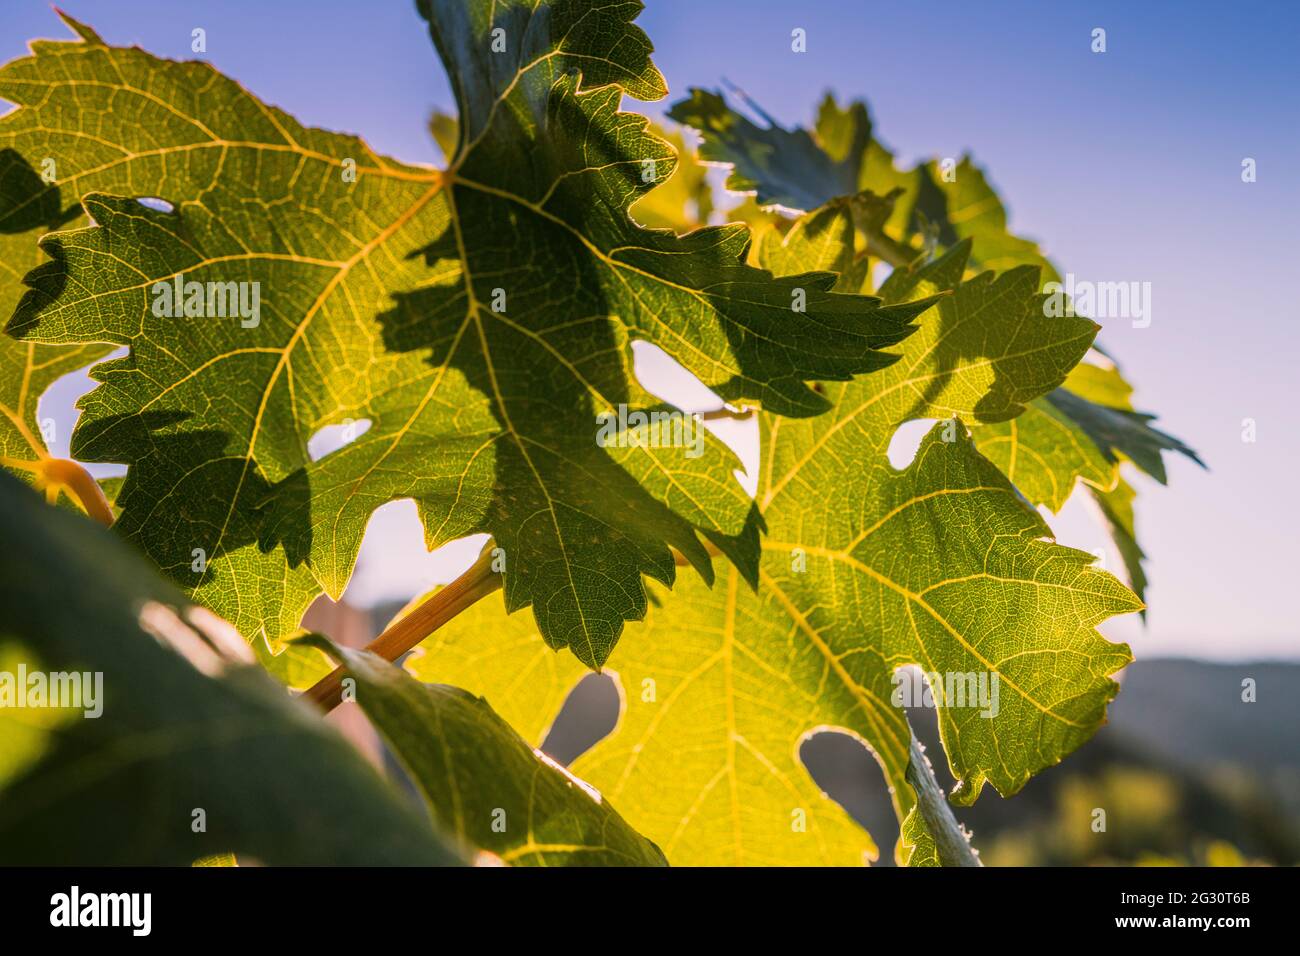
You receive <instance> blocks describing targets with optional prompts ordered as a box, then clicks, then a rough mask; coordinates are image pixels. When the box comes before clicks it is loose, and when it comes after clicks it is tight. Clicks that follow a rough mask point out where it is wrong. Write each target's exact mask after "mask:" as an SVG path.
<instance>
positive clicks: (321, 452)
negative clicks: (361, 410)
mask: <svg viewBox="0 0 1300 956" xmlns="http://www.w3.org/2000/svg"><path fill="white" fill-rule="evenodd" d="M370 424H371V422H370V419H368V418H357V419H351V418H349V419H345V420H344V421H341V422H339V423H337V424H335V425H326V426H325V427H324V428H321V429H319V430H318V431H317V432H316V434H314V435H312V436H311V438H309V439H308V440H307V454H308V455H310V456H311V460H312V461H320V460H321V459H322V458H324V457H325V456H326V455H332V454H333V453H334V452H336V451H338V450H339V449H340V448H344V447H346V446H348V445H350V444H352V443H353V442H354V441H356V440H357V439H358V438H360V437H361V436H362V435H364V434H365V433H366V432H368V431H369V430H370Z"/></svg>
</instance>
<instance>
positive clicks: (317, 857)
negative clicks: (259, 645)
mask: <svg viewBox="0 0 1300 956" xmlns="http://www.w3.org/2000/svg"><path fill="white" fill-rule="evenodd" d="M0 524H2V525H3V527H4V528H5V530H6V535H7V537H6V547H5V548H4V549H3V550H2V551H0V608H3V611H0V661H3V663H4V666H3V669H2V671H3V678H8V679H9V681H12V682H16V680H17V673H18V671H17V666H18V665H19V664H22V665H24V666H25V668H26V672H27V675H28V679H29V682H30V675H32V674H34V673H37V672H39V673H41V674H50V673H56V674H57V673H72V672H76V673H80V674H84V675H95V674H99V675H102V678H101V679H102V683H100V684H98V685H96V686H98V687H99V693H98V694H94V695H91V696H94V697H95V700H94V701H92V700H90V699H88V698H85V697H83V698H82V699H81V700H80V704H81V705H82V706H81V707H80V708H54V707H44V708H34V709H26V708H15V707H8V706H6V707H3V708H0V860H2V861H3V862H4V863H6V864H8V865H31V864H34V863H40V864H42V865H50V864H57V865H66V864H78V865H88V864H89V865H106V864H111V865H145V864H166V865H189V864H190V863H191V862H193V861H195V860H198V859H200V858H202V857H205V856H211V855H215V854H224V853H229V852H232V851H233V852H235V853H238V854H241V855H247V856H248V857H250V858H252V859H255V860H259V861H261V862H263V863H267V864H326V863H329V864H362V863H364V864H386V865H393V864H445V863H452V862H456V861H457V860H458V857H457V856H456V855H455V854H454V853H453V852H452V851H451V850H449V849H448V848H447V847H446V846H445V845H444V844H443V843H442V842H441V841H440V840H439V839H437V838H435V836H434V833H433V831H432V830H431V829H430V827H429V825H428V823H427V821H426V820H424V819H422V818H421V817H420V816H419V815H418V814H417V813H415V812H414V811H413V810H412V809H411V808H410V807H409V806H408V805H407V804H406V802H405V800H404V798H403V797H401V796H400V795H398V794H397V793H396V792H394V791H393V790H392V789H391V788H390V787H388V786H387V785H386V784H385V783H384V782H383V781H382V780H380V778H379V777H378V776H377V775H376V774H375V772H374V770H372V769H371V768H370V767H369V766H368V765H367V764H366V763H365V762H364V761H363V760H362V759H361V757H360V756H359V755H358V754H357V753H356V752H355V751H354V750H353V749H352V746H351V745H350V744H349V743H347V742H346V741H345V740H344V739H343V738H342V737H340V736H339V735H338V734H337V733H336V732H335V731H334V730H333V729H331V728H330V727H328V726H327V725H325V724H324V723H322V722H321V720H320V717H319V715H318V714H314V713H312V712H310V711H309V710H308V709H307V708H306V707H305V706H304V705H302V704H298V703H295V702H293V701H291V700H289V699H288V697H287V696H286V695H285V692H284V691H283V689H282V688H280V687H279V686H277V685H276V684H275V683H274V682H272V681H271V680H270V679H269V678H267V677H266V676H265V675H263V674H261V673H260V672H259V669H258V668H256V667H255V666H247V665H245V664H241V663H239V662H238V661H237V660H232V659H230V658H229V657H228V656H223V653H222V652H223V651H224V650H226V649H228V648H230V647H232V646H233V647H234V648H237V649H238V650H240V651H242V653H243V655H245V656H248V655H249V652H248V650H247V648H246V647H245V646H244V645H243V643H242V642H241V641H239V639H238V638H237V637H236V636H235V635H234V634H233V632H231V631H230V630H229V626H228V625H224V624H223V623H222V622H220V621H217V620H216V619H214V618H213V616H212V615H211V614H210V613H208V612H206V611H201V610H197V609H194V608H192V607H187V605H186V603H185V602H184V601H183V600H182V598H181V596H180V595H179V594H178V593H177V592H176V591H174V590H173V589H172V588H171V587H170V586H168V585H166V584H164V583H163V582H162V581H160V580H159V579H158V578H157V576H156V574H155V573H154V572H153V571H152V570H150V569H148V568H147V567H146V566H145V564H144V563H143V562H142V561H141V560H140V559H139V558H138V557H137V556H136V555H134V554H132V553H131V550H130V549H129V548H126V547H124V546H123V545H122V543H121V542H120V541H117V540H116V539H115V538H114V537H113V536H112V535H111V534H110V533H109V532H107V531H105V530H103V529H102V528H99V527H98V526H96V525H94V524H92V523H91V522H89V521H87V520H86V519H84V518H82V517H80V516H77V515H73V514H69V513H67V512H65V511H63V510H62V509H54V508H46V507H44V506H42V505H41V504H40V502H39V499H38V498H37V497H36V496H35V495H34V494H33V493H32V492H31V491H30V490H28V489H26V488H25V487H23V486H22V485H21V484H20V483H18V482H16V481H15V480H14V479H12V478H10V477H8V476H7V475H0ZM4 648H8V650H7V651H5V650H3V649H4ZM86 681H89V683H85V682H86ZM93 684H95V680H94V678H93V676H89V677H83V685H84V686H87V687H89V686H91V685H93ZM29 686H31V685H30V683H29ZM11 690H12V687H11ZM25 699H26V698H25ZM66 702H67V701H65V703H66ZM96 709H100V714H99V716H98V717H83V713H85V712H87V711H89V712H94V710H96ZM198 810H201V811H203V818H202V819H203V822H204V824H205V827H204V828H200V827H198V826H197V825H196V824H197V821H198V819H199V818H198V816H197V815H196V812H195V811H198Z"/></svg>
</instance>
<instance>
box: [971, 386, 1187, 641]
mask: <svg viewBox="0 0 1300 956" xmlns="http://www.w3.org/2000/svg"><path fill="white" fill-rule="evenodd" d="M1131 393H1132V387H1131V386H1130V385H1129V384H1128V383H1127V382H1126V381H1125V380H1124V378H1123V376H1122V375H1121V374H1120V372H1119V369H1117V368H1115V367H1114V366H1112V367H1109V368H1102V367H1100V366H1098V365H1093V364H1089V363H1084V364H1081V365H1079V366H1078V367H1076V368H1075V369H1074V370H1072V371H1071V373H1070V375H1069V377H1068V378H1067V379H1066V381H1065V383H1064V384H1063V385H1062V386H1061V387H1060V388H1057V389H1055V390H1053V391H1052V392H1051V393H1050V394H1048V395H1045V396H1043V397H1042V398H1038V399H1035V400H1034V401H1033V402H1031V403H1030V404H1029V407H1028V409H1027V410H1026V411H1025V413H1024V414H1023V415H1022V416H1020V417H1019V418H1017V419H1015V420H1014V421H1009V422H1003V423H998V424H992V425H987V426H982V427H980V428H976V429H975V430H974V436H975V442H976V445H977V446H978V448H979V449H980V451H981V452H982V453H983V454H984V455H985V456H987V457H988V458H989V459H990V460H991V461H993V462H994V463H995V464H997V465H998V466H999V467H1000V468H1001V469H1002V470H1003V472H1004V473H1005V474H1006V475H1007V477H1008V478H1010V479H1011V480H1012V481H1013V482H1015V484H1016V487H1018V488H1019V489H1020V491H1021V492H1022V493H1023V494H1024V495H1025V497H1026V498H1028V499H1029V500H1030V501H1031V502H1033V503H1034V504H1036V505H1039V504H1041V505H1046V506H1047V507H1049V508H1051V509H1052V511H1060V510H1061V508H1062V507H1064V505H1065V502H1066V500H1067V499H1068V498H1069V496H1070V493H1071V491H1072V490H1073V489H1074V487H1075V484H1076V482H1079V481H1081V482H1083V483H1084V484H1085V485H1086V486H1088V490H1089V492H1090V494H1091V495H1092V497H1093V499H1094V500H1095V501H1096V502H1097V504H1098V505H1099V507H1100V510H1101V514H1102V518H1103V520H1104V522H1105V525H1106V528H1107V530H1108V532H1109V533H1110V536H1111V539H1112V541H1113V542H1114V543H1115V547H1116V550H1117V551H1118V552H1119V557H1120V559H1121V561H1122V562H1123V564H1124V567H1125V571H1126V573H1127V576H1128V581H1129V586H1130V587H1132V588H1133V590H1134V591H1135V592H1136V593H1137V595H1138V597H1140V598H1145V595H1146V585H1147V578H1146V571H1145V570H1144V569H1143V566H1142V562H1143V559H1144V557H1145V555H1144V553H1143V551H1142V548H1141V546H1140V545H1139V544H1138V542H1137V535H1136V527H1135V518H1134V513H1133V500H1134V498H1135V496H1136V492H1135V491H1134V490H1133V488H1132V487H1131V486H1130V485H1128V484H1127V483H1125V482H1124V481H1123V479H1122V478H1121V477H1120V465H1121V463H1122V462H1124V461H1130V462H1132V463H1133V464H1135V465H1136V466H1137V467H1138V468H1140V469H1141V470H1142V471H1144V472H1145V473H1146V474H1148V475H1150V476H1151V477H1153V478H1155V479H1156V480H1157V481H1159V482H1160V483H1161V484H1165V483H1166V482H1167V475H1166V472H1165V467H1164V462H1163V460H1162V457H1161V454H1162V452H1165V451H1175V452H1178V453H1180V454H1182V455H1185V456H1186V457H1187V458H1189V459H1190V460H1192V461H1194V462H1196V463H1197V464H1200V465H1202V467H1204V465H1203V463H1202V462H1201V459H1200V458H1199V456H1197V454H1196V452H1194V451H1193V450H1192V449H1191V448H1189V447H1188V446H1186V445H1185V444H1183V443H1182V442H1181V441H1179V440H1178V439H1176V438H1174V437H1173V436H1171V435H1167V434H1165V433H1164V432H1162V431H1159V430H1158V429H1156V428H1153V427H1152V426H1151V425H1150V422H1151V421H1152V419H1153V418H1154V416H1153V415H1148V414H1144V413H1141V412H1135V411H1133V406H1132V404H1131V403H1130V398H1129V396H1130V394H1131ZM1142 613H1143V615H1144V616H1145V614H1146V611H1145V610H1143V612H1142Z"/></svg>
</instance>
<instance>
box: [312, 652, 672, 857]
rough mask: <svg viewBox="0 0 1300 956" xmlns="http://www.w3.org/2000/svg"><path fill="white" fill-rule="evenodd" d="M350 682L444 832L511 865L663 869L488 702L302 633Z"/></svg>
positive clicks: (653, 850)
mask: <svg viewBox="0 0 1300 956" xmlns="http://www.w3.org/2000/svg"><path fill="white" fill-rule="evenodd" d="M303 640H304V641H307V642H309V643H310V644H312V645H314V646H316V647H319V648H321V649H322V650H324V651H326V652H327V653H329V654H330V655H331V656H333V657H334V658H336V659H337V660H339V661H340V663H342V664H343V665H344V667H345V668H346V670H347V672H348V674H350V675H351V676H352V677H353V678H354V679H355V680H356V681H357V697H356V700H357V703H358V704H359V705H360V706H361V708H362V709H363V710H365V712H366V716H368V717H369V718H370V719H371V721H372V722H373V723H374V724H375V726H376V727H377V728H378V730H379V732H380V733H381V734H383V735H384V738H385V739H386V740H387V741H388V744H389V746H390V747H391V748H392V749H393V752H394V753H395V754H396V756H397V758H398V759H399V760H401V761H402V763H403V764H404V765H405V766H406V768H407V770H408V771H410V773H411V777H412V779H414V780H415V783H416V785H417V786H418V787H419V788H420V791H421V792H422V793H423V794H424V798H425V800H426V802H427V803H428V806H429V810H430V812H432V814H433V816H434V819H435V820H436V821H437V822H438V823H439V824H440V826H441V827H442V830H443V832H446V833H449V834H452V835H453V836H454V837H456V838H457V839H459V840H460V841H461V843H462V844H463V846H464V848H465V852H466V853H467V854H472V853H473V852H474V850H475V848H478V849H482V850H487V851H489V852H491V853H494V854H496V855H497V856H498V857H500V858H501V859H502V860H503V861H504V862H506V863H509V864H512V865H515V866H663V865H665V861H664V856H663V854H662V853H661V852H659V848H658V847H656V846H655V845H654V844H653V843H651V842H650V841H649V840H647V839H646V838H645V837H643V836H641V835H640V834H639V833H637V832H636V831H634V830H633V829H632V828H631V827H629V826H628V825H627V823H625V822H624V820H623V818H622V817H620V816H619V815H618V812H617V811H616V810H614V808H613V807H611V806H610V805H609V804H608V803H607V802H605V800H604V798H603V797H602V796H601V795H600V794H599V793H597V792H596V791H594V790H593V789H592V788H591V787H590V786H589V785H587V784H585V783H583V782H582V781H581V780H579V779H577V778H576V777H574V776H573V775H572V774H570V773H569V772H568V771H566V770H565V769H564V768H563V767H561V766H560V765H559V764H557V763H555V762H554V761H553V760H551V759H550V758H549V757H547V756H546V755H544V754H542V753H541V752H540V751H534V750H533V748H532V747H530V746H529V745H528V744H526V743H525V742H524V741H523V739H522V738H521V737H520V736H519V735H518V734H517V733H515V731H513V730H512V729H511V728H510V726H509V725H508V724H507V723H506V722H505V721H504V720H502V719H501V718H500V717H499V716H497V714H496V713H495V712H494V711H493V710H492V707H491V706H490V705H489V704H488V702H487V701H486V700H484V699H482V698H480V697H475V696H473V695H472V694H468V693H466V692H465V691H463V690H461V689H459V688H457V687H451V686H449V685H446V684H421V683H420V682H418V681H416V680H415V679H413V678H412V677H411V676H410V675H408V674H407V673H405V672H404V671H403V670H402V669H401V668H399V667H397V666H396V665H394V664H390V663H389V662H388V661H386V660H384V659H383V658H382V657H378V656H377V655H375V654H372V653H370V652H368V651H356V650H350V649H348V648H342V647H338V646H336V645H333V644H332V643H331V642H329V641H328V640H327V639H325V638H321V637H319V636H317V635H312V636H310V637H306V638H303Z"/></svg>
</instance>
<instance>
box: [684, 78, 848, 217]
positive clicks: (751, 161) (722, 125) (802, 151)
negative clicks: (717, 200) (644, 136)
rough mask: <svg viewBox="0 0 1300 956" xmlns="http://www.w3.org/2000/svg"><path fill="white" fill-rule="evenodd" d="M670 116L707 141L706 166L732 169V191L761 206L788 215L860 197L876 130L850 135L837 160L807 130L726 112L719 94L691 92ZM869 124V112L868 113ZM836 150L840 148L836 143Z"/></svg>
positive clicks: (729, 182) (702, 147)
mask: <svg viewBox="0 0 1300 956" xmlns="http://www.w3.org/2000/svg"><path fill="white" fill-rule="evenodd" d="M668 115H669V116H670V117H671V118H672V119H674V120H676V121H677V122H679V123H682V124H683V125H686V126H690V127H691V128H693V129H696V130H698V131H699V132H700V134H701V135H702V136H703V140H702V142H701V143H700V156H701V158H703V159H704V160H705V161H707V162H714V163H729V164H731V166H732V172H731V175H730V176H728V177H727V183H726V185H727V188H728V189H730V190H731V191H732V192H738V193H747V192H753V193H755V198H756V199H757V201H758V203H759V205H762V206H772V205H777V206H784V207H786V208H788V209H795V210H806V209H816V208H817V207H818V206H821V205H823V204H824V203H827V202H829V201H830V200H832V199H834V198H836V197H838V196H847V195H849V194H851V193H855V192H857V191H858V189H857V178H858V170H857V164H858V162H859V160H860V158H861V153H862V150H863V149H864V148H865V145H866V142H867V141H868V140H869V138H870V135H871V126H870V123H869V122H865V126H859V127H857V128H856V129H854V130H852V132H850V133H848V134H847V136H846V138H848V139H850V140H851V142H847V143H844V144H843V155H842V156H841V157H840V158H839V159H838V160H837V159H832V158H831V156H830V155H829V154H828V153H827V152H826V150H824V149H823V148H822V147H821V146H820V145H819V144H818V143H817V142H816V141H815V140H814V139H813V138H812V136H811V135H810V134H809V133H808V131H807V130H803V129H795V130H787V129H784V128H783V127H781V126H780V125H778V124H777V123H776V122H775V121H774V120H772V119H771V117H769V116H767V115H766V114H762V113H761V111H760V115H762V116H763V119H764V120H765V121H766V122H767V124H768V125H767V126H766V127H763V126H759V125H757V124H756V123H753V122H751V121H750V120H748V119H746V118H745V117H744V116H741V115H740V114H739V113H737V112H736V111H735V110H733V109H731V108H730V107H728V106H727V102H726V100H725V99H724V98H723V97H722V95H721V94H719V93H711V92H709V91H708V90H701V89H696V88H692V89H691V90H690V97H689V98H687V99H684V100H678V101H677V102H676V103H674V104H673V105H672V108H671V109H670V110H669V111H668ZM862 116H863V120H864V121H865V109H864V110H863V114H862ZM837 145H840V144H839V143H837Z"/></svg>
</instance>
